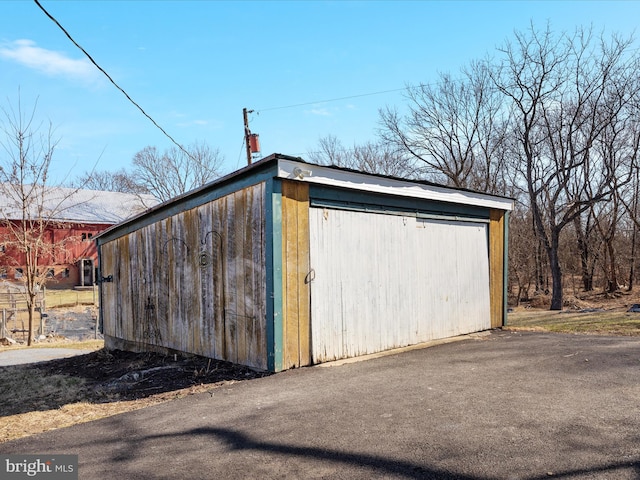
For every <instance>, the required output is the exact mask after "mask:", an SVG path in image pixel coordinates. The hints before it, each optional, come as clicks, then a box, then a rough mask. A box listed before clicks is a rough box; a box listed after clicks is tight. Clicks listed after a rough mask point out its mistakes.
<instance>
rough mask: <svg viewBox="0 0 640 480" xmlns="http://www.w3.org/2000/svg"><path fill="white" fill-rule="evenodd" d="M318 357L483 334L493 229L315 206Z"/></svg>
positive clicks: (313, 314) (325, 358)
mask: <svg viewBox="0 0 640 480" xmlns="http://www.w3.org/2000/svg"><path fill="white" fill-rule="evenodd" d="M309 229H310V231H309V234H310V257H311V258H310V260H311V268H312V269H313V271H314V273H315V276H314V277H313V280H312V282H311V332H312V340H311V341H312V355H313V361H314V363H320V362H324V361H329V360H333V359H338V358H347V357H354V356H358V355H364V354H368V353H374V352H379V351H383V350H388V349H391V348H395V347H402V346H406V345H412V344H416V343H420V342H425V341H428V340H433V339H438V338H446V337H451V336H455V335H459V334H464V333H470V332H476V331H481V330H486V329H488V328H490V327H491V320H490V313H489V255H488V235H487V230H488V225H487V224H485V223H472V222H461V221H447V220H431V219H421V218H415V217H403V216H398V215H385V214H377V213H364V212H357V211H346V210H335V209H327V208H311V209H310V218H309Z"/></svg>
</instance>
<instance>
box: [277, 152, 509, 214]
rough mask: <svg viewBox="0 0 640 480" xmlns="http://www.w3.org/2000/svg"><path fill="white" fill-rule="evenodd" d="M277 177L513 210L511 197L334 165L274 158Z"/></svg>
mask: <svg viewBox="0 0 640 480" xmlns="http://www.w3.org/2000/svg"><path fill="white" fill-rule="evenodd" d="M278 177H280V178H290V179H295V180H299V181H304V182H308V183H317V184H322V185H331V186H334V187H342V188H349V189H351V190H362V191H367V192H375V193H385V194H390V195H401V196H403V197H413V198H421V199H426V200H436V201H440V202H450V203H461V204H464V205H473V206H477V207H486V208H496V209H500V210H507V211H510V210H513V200H512V199H510V198H505V197H499V196H496V195H490V194H485V193H482V192H476V191H471V190H464V189H457V188H450V187H444V186H439V185H434V184H431V183H427V182H415V181H410V180H402V179H398V178H393V177H386V176H381V175H372V174H369V173H361V172H356V171H352V170H345V169H340V168H335V167H324V166H321V165H314V164H310V163H306V162H297V161H294V160H289V159H283V158H278Z"/></svg>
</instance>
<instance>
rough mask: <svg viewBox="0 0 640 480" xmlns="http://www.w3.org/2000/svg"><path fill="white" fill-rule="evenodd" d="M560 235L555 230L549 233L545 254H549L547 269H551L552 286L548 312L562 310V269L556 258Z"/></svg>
mask: <svg viewBox="0 0 640 480" xmlns="http://www.w3.org/2000/svg"><path fill="white" fill-rule="evenodd" d="M559 236H560V233H559V232H558V231H556V230H554V231H553V232H551V244H550V245H549V247H548V249H547V252H548V254H549V267H550V269H551V279H552V281H553V284H552V286H551V288H552V294H551V308H550V310H562V305H563V295H562V269H561V268H560V259H559V257H558V245H559V244H560V242H559V240H560V239H559V238H558V237H559Z"/></svg>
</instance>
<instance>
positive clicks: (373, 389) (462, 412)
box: [0, 331, 640, 480]
mask: <svg viewBox="0 0 640 480" xmlns="http://www.w3.org/2000/svg"><path fill="white" fill-rule="evenodd" d="M0 421H1V420H0ZM0 452H1V453H20V454H27V453H38V454H45V453H57V454H78V455H79V463H80V466H79V474H80V475H79V478H81V479H104V478H119V479H123V480H124V479H127V480H131V479H214V478H215V479H245V478H252V479H254V478H290V479H298V478H301V479H302V478H304V479H307V478H327V479H348V478H358V479H360V478H362V479H365V478H415V479H418V478H459V479H546V478H581V479H582V478H607V479H640V338H637V337H636V338H624V337H599V336H572V335H560V334H542V333H511V332H502V331H497V332H493V333H491V334H490V335H488V336H485V337H482V338H480V339H469V340H465V341H461V342H456V343H450V344H445V345H439V346H436V347H432V348H427V349H422V350H413V351H409V352H404V353H402V354H397V355H391V356H387V357H382V358H377V359H374V360H368V361H363V362H358V363H350V364H345V365H341V366H333V367H312V368H303V369H298V370H292V371H288V372H284V373H281V374H278V375H274V376H271V377H266V378H262V379H257V380H252V381H248V382H242V383H236V384H233V385H227V386H225V387H222V388H219V389H216V390H213V391H212V392H210V393H205V394H201V395H195V396H191V397H187V398H183V399H179V400H176V401H172V402H169V403H165V404H162V405H158V406H155V407H150V408H147V409H144V410H139V411H136V412H130V413H126V414H122V415H118V416H115V417H111V418H107V419H104V420H100V421H95V422H91V423H86V424H82V425H77V426H75V427H71V428H67V429H61V430H57V431H52V432H48V433H45V434H42V435H38V436H35V437H30V438H26V439H21V440H18V441H14V442H9V443H5V444H0Z"/></svg>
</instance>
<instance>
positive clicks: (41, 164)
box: [0, 100, 73, 345]
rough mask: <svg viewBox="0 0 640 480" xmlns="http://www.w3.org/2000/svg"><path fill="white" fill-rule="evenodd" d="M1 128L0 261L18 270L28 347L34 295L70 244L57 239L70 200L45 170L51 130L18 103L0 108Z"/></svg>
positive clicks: (52, 146) (51, 143)
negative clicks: (50, 265) (0, 250)
mask: <svg viewBox="0 0 640 480" xmlns="http://www.w3.org/2000/svg"><path fill="white" fill-rule="evenodd" d="M1 110H2V114H3V119H2V121H1V123H0V129H1V130H0V132H1V133H2V138H0V146H1V148H2V150H1V153H0V155H1V156H0V195H2V196H3V202H2V204H3V208H1V209H0V226H1V227H2V229H1V232H2V233H1V238H0V243H2V245H3V247H4V251H5V255H4V258H3V260H4V261H5V262H6V261H11V262H13V263H14V264H15V266H16V267H18V268H20V269H22V276H21V278H20V279H21V281H22V283H23V285H24V290H25V297H26V303H27V308H28V311H29V327H28V340H27V344H28V345H31V342H32V338H33V334H34V316H35V308H36V301H37V295H38V293H39V292H40V289H41V288H42V287H43V286H44V285H45V284H46V282H47V280H48V279H49V269H48V268H46V266H47V264H48V263H53V260H55V259H60V257H61V256H65V255H67V254H66V251H67V250H66V249H65V248H64V246H65V244H66V243H67V242H68V241H71V239H70V238H68V237H67V238H63V239H57V238H56V236H55V234H54V231H55V230H56V228H57V227H58V226H59V223H60V222H59V218H60V214H61V213H62V210H63V209H64V208H65V207H63V205H64V204H65V201H66V200H67V199H68V198H69V195H72V194H73V190H66V193H64V194H63V195H62V196H61V195H60V194H59V193H58V194H52V189H55V187H52V186H50V185H49V180H50V179H49V168H50V166H51V161H52V158H53V153H54V150H55V147H56V144H57V141H56V140H55V139H54V137H53V129H52V126H51V124H50V123H49V124H48V125H44V124H37V123H36V120H35V111H36V108H35V106H34V108H33V110H32V111H31V112H30V113H26V112H25V111H24V110H23V108H22V105H21V103H20V100H18V104H17V107H15V108H13V107H12V106H9V107H7V108H2V109H1Z"/></svg>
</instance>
